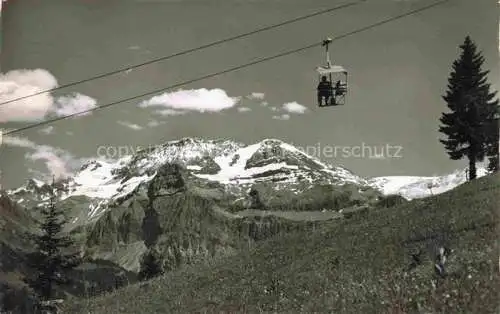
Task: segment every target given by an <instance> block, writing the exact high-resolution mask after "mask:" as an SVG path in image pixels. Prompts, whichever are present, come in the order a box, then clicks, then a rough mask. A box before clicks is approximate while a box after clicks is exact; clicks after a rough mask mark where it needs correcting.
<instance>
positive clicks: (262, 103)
mask: <svg viewBox="0 0 500 314" xmlns="http://www.w3.org/2000/svg"><path fill="white" fill-rule="evenodd" d="M260 105H261V106H263V107H267V105H269V103H268V102H267V101H263V102H261V103H260Z"/></svg>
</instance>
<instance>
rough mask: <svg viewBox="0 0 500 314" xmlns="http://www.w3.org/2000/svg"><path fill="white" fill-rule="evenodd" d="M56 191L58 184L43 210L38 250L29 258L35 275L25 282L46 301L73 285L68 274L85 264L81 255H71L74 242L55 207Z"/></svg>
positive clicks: (36, 238) (38, 236)
mask: <svg viewBox="0 0 500 314" xmlns="http://www.w3.org/2000/svg"><path fill="white" fill-rule="evenodd" d="M53 187H54V184H53V185H52V189H51V193H52V195H51V197H50V201H49V204H48V206H47V207H45V208H43V209H42V210H41V214H42V217H43V218H42V220H41V222H40V229H41V233H40V234H37V235H35V236H33V240H34V242H35V248H36V250H35V252H34V253H32V254H30V256H29V264H30V266H31V267H32V268H33V269H34V270H35V273H34V275H33V276H32V277H27V278H25V279H24V281H25V282H26V283H27V284H28V285H29V286H30V288H32V289H33V291H34V292H35V293H36V295H37V297H38V298H40V299H41V300H42V301H47V300H50V299H51V298H53V297H54V288H55V287H56V285H58V286H60V285H67V284H70V283H71V280H70V279H69V278H68V277H67V271H69V270H71V269H72V268H74V267H76V266H78V265H79V264H80V262H81V259H80V257H79V254H78V253H68V250H70V249H71V247H72V246H73V241H72V240H71V238H70V237H69V236H67V235H64V234H63V231H62V229H63V226H64V225H65V223H66V222H67V221H66V219H65V218H64V215H63V211H62V210H61V209H58V208H57V207H56V206H55V194H54V188H53Z"/></svg>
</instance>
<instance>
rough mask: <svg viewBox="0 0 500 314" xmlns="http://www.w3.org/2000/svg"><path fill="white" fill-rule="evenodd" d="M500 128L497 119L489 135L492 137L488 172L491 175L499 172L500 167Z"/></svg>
mask: <svg viewBox="0 0 500 314" xmlns="http://www.w3.org/2000/svg"><path fill="white" fill-rule="evenodd" d="M499 128H500V126H499V122H498V119H495V120H494V121H493V123H492V125H491V130H490V131H489V134H490V135H491V139H490V141H489V142H490V143H489V149H488V169H487V170H488V171H489V172H490V173H495V172H498V170H499V167H500V161H499V151H498V150H499V141H500V129H499Z"/></svg>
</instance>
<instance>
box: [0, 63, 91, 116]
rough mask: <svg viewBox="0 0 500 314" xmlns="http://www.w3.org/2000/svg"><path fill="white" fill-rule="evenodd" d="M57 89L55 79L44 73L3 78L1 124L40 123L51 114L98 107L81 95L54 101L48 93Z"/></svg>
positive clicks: (0, 84) (26, 72)
mask: <svg viewBox="0 0 500 314" xmlns="http://www.w3.org/2000/svg"><path fill="white" fill-rule="evenodd" d="M57 87H58V83H57V80H56V78H55V77H54V76H53V75H52V74H50V73H49V72H48V71H47V70H43V69H34V70H27V69H21V70H13V71H10V72H7V73H4V74H0V103H1V105H0V123H2V122H29V121H40V120H43V118H45V116H46V115H47V114H49V113H55V114H56V115H57V116H65V115H71V114H75V113H78V112H81V111H85V110H88V109H91V108H93V107H96V101H95V100H94V99H93V98H91V97H88V96H85V95H82V94H78V93H75V94H73V95H71V96H62V97H59V98H58V99H57V100H56V101H54V97H53V96H52V95H51V93H50V92H48V91H50V90H52V89H54V88H57ZM35 94H36V95H35ZM23 97H25V98H23ZM19 98H23V99H19ZM16 99H18V100H16ZM82 115H85V114H82Z"/></svg>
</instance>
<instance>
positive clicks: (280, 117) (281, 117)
mask: <svg viewBox="0 0 500 314" xmlns="http://www.w3.org/2000/svg"><path fill="white" fill-rule="evenodd" d="M273 119H275V120H290V115H289V114H287V113H284V114H282V115H280V116H273Z"/></svg>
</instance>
